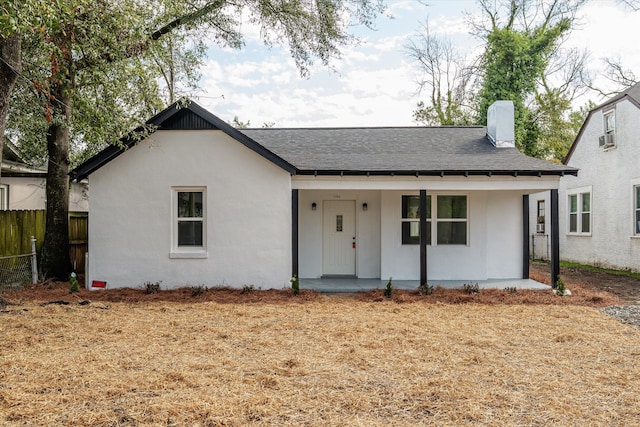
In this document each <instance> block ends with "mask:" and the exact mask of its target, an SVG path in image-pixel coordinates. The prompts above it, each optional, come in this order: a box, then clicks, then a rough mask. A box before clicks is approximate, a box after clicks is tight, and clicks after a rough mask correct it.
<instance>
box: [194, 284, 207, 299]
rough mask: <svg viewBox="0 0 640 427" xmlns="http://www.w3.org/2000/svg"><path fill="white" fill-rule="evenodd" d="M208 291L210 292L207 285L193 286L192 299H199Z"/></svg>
mask: <svg viewBox="0 0 640 427" xmlns="http://www.w3.org/2000/svg"><path fill="white" fill-rule="evenodd" d="M208 290H209V288H207V287H206V286H205V285H198V286H193V287H192V288H191V296H192V297H197V296H198V295H202V294H204V293H205V292H207V291H208Z"/></svg>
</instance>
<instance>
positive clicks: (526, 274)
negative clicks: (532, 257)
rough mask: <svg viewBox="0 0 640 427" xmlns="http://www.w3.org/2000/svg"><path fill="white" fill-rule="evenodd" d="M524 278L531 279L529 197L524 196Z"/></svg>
mask: <svg viewBox="0 0 640 427" xmlns="http://www.w3.org/2000/svg"><path fill="white" fill-rule="evenodd" d="M522 278H523V279H528V278H529V195H528V194H525V195H524V196H522Z"/></svg>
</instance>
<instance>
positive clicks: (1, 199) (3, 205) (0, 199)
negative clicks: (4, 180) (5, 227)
mask: <svg viewBox="0 0 640 427" xmlns="http://www.w3.org/2000/svg"><path fill="white" fill-rule="evenodd" d="M7 209H9V186H8V185H6V184H0V211H6V210H7Z"/></svg>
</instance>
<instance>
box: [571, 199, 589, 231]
mask: <svg viewBox="0 0 640 427" xmlns="http://www.w3.org/2000/svg"><path fill="white" fill-rule="evenodd" d="M568 203H569V228H568V229H569V233H571V234H591V190H590V189H589V190H588V191H583V190H574V192H570V193H569V199H568Z"/></svg>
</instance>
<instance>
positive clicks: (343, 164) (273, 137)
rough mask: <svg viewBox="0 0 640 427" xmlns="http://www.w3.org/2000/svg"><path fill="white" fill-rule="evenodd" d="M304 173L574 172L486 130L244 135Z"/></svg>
mask: <svg viewBox="0 0 640 427" xmlns="http://www.w3.org/2000/svg"><path fill="white" fill-rule="evenodd" d="M241 132H242V133H244V134H246V135H247V136H249V137H250V138H252V139H253V140H255V141H256V142H258V143H259V144H261V145H263V146H264V147H265V148H267V149H268V150H270V151H272V152H273V153H274V154H276V155H278V156H280V157H281V158H283V159H284V160H286V161H287V162H289V163H291V164H292V165H294V166H295V167H296V168H297V169H299V170H301V171H329V170H330V171H345V172H349V171H351V172H354V171H372V172H373V171H380V172H393V171H396V172H408V173H411V172H416V171H419V172H425V173H427V172H440V171H444V172H453V171H469V172H492V171H493V172H518V171H529V172H534V171H540V172H546V173H554V172H555V173H560V172H562V171H565V172H566V173H571V172H572V168H569V167H567V166H564V165H559V164H555V163H551V162H547V161H544V160H540V159H535V158H531V157H527V156H525V155H523V154H522V153H520V152H519V151H518V150H517V149H515V148H496V147H494V146H493V144H491V142H490V141H489V139H488V138H487V137H486V129H485V128H484V127H482V126H470V127H395V128H391V127H386V128H382V127H381V128H300V129H276V128H261V129H241Z"/></svg>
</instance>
